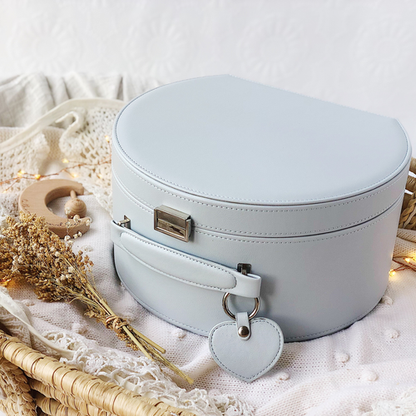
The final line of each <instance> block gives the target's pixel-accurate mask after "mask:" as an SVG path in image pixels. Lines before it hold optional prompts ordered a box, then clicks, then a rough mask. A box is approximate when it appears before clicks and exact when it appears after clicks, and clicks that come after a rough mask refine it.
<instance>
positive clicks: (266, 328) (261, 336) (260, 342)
mask: <svg viewBox="0 0 416 416" xmlns="http://www.w3.org/2000/svg"><path fill="white" fill-rule="evenodd" d="M250 327H251V335H250V339H248V340H244V339H242V338H241V337H240V336H239V335H238V329H237V324H236V322H235V321H227V322H221V323H219V324H218V325H216V326H214V328H212V330H211V332H210V334H209V349H210V351H211V355H212V358H213V359H214V360H215V362H216V363H217V364H218V365H219V366H220V367H221V368H222V369H224V370H225V371H227V372H228V373H230V374H232V375H233V376H235V377H237V378H239V379H240V380H243V381H247V382H251V381H254V380H256V379H257V378H259V377H260V376H262V375H263V374H265V373H267V372H268V371H269V370H270V369H271V368H272V367H273V366H274V365H275V364H276V362H277V360H278V359H279V357H280V355H281V353H282V349H283V342H284V339H283V333H282V330H281V329H280V327H279V325H277V324H276V322H274V321H272V320H270V319H267V318H254V319H252V320H250Z"/></svg>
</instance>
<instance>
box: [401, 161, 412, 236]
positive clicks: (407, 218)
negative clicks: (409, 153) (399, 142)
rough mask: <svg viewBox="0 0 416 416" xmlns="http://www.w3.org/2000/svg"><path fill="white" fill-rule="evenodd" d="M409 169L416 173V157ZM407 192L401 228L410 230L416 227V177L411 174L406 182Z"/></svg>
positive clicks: (404, 199)
mask: <svg viewBox="0 0 416 416" xmlns="http://www.w3.org/2000/svg"><path fill="white" fill-rule="evenodd" d="M409 170H410V172H411V173H413V174H415V175H416V159H415V158H412V160H411V162H410V167H409ZM406 190H407V191H409V192H411V193H409V194H408V193H406V194H405V195H404V198H403V205H402V213H401V215H400V221H399V228H406V229H408V230H415V229H416V177H415V176H413V175H411V174H409V176H408V178H407V183H406Z"/></svg>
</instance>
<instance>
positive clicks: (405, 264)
mask: <svg viewBox="0 0 416 416" xmlns="http://www.w3.org/2000/svg"><path fill="white" fill-rule="evenodd" d="M393 261H394V262H395V263H397V264H399V266H398V267H396V268H394V269H390V272H389V276H390V277H392V276H394V275H395V274H396V273H397V272H401V271H402V270H406V269H408V270H413V271H414V272H416V259H415V257H409V256H397V257H393Z"/></svg>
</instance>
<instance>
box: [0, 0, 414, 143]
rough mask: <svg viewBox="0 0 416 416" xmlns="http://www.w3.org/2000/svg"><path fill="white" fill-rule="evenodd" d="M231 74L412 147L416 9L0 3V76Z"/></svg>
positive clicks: (137, 1) (340, 1)
mask: <svg viewBox="0 0 416 416" xmlns="http://www.w3.org/2000/svg"><path fill="white" fill-rule="evenodd" d="M68 71H77V72H88V73H110V72H117V73H122V74H129V75H130V76H134V77H136V76H137V77H139V78H140V79H148V78H149V79H153V78H156V79H157V80H158V81H159V82H161V83H167V82H171V81H176V80H180V79H184V78H190V77H196V76H201V75H208V74H218V73H230V74H233V75H237V76H241V77H244V78H247V79H250V80H254V81H259V82H262V83H266V84H269V85H273V86H277V87H280V88H284V89H288V90H291V91H295V92H299V93H302V94H306V95H309V96H313V97H318V98H322V99H324V100H329V101H332V102H337V103H340V104H344V105H348V106H352V107H355V108H359V109H363V110H368V111H371V112H375V113H378V114H383V115H387V116H391V117H396V118H398V119H399V120H400V121H401V122H402V124H403V125H404V127H405V129H406V130H407V131H408V133H409V136H410V137H411V139H412V140H413V143H414V144H415V148H416V117H414V115H415V108H416V105H415V103H416V1H413V0H395V1H391V0H363V1H357V0H350V1H349V0H314V1H307V0H303V1H301V0H292V1H291V0H286V1H282V0H205V1H198V0H175V1H172V0H118V1H112V0H91V1H82V0H60V1H55V0H36V1H33V0H14V1H11V0H0V78H4V77H8V76H13V75H16V74H21V73H24V72H44V73H46V74H47V75H51V74H55V75H59V74H63V73H66V72H68Z"/></svg>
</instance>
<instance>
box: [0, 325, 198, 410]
mask: <svg viewBox="0 0 416 416" xmlns="http://www.w3.org/2000/svg"><path fill="white" fill-rule="evenodd" d="M0 355H1V356H2V358H1V360H0V385H1V387H2V389H3V391H4V393H5V397H4V398H3V399H2V400H0V410H2V411H3V412H5V413H6V414H7V415H8V416H15V415H19V416H36V415H37V414H41V415H42V414H44V415H51V416H52V415H53V416H61V415H62V416H195V415H194V414H193V413H189V412H188V411H185V410H181V409H177V408H174V407H172V406H169V405H168V404H166V403H163V402H162V401H160V400H155V399H149V398H145V397H142V396H139V395H137V394H135V393H133V392H131V391H129V390H126V389H124V388H123V387H120V386H117V385H116V384H114V383H110V382H105V381H102V380H101V379H99V378H97V377H93V376H91V375H89V374H86V373H84V372H82V371H79V370H78V369H76V368H74V367H70V366H68V365H65V364H63V363H61V362H59V361H58V360H56V359H54V358H51V357H48V356H46V355H44V354H42V353H40V352H38V351H35V350H33V349H32V348H30V347H28V346H26V345H25V344H23V343H22V342H21V341H20V340H18V339H17V338H14V337H11V336H9V335H7V334H6V333H4V332H3V331H0ZM36 407H37V408H38V410H39V412H40V413H36V410H35V409H36Z"/></svg>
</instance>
